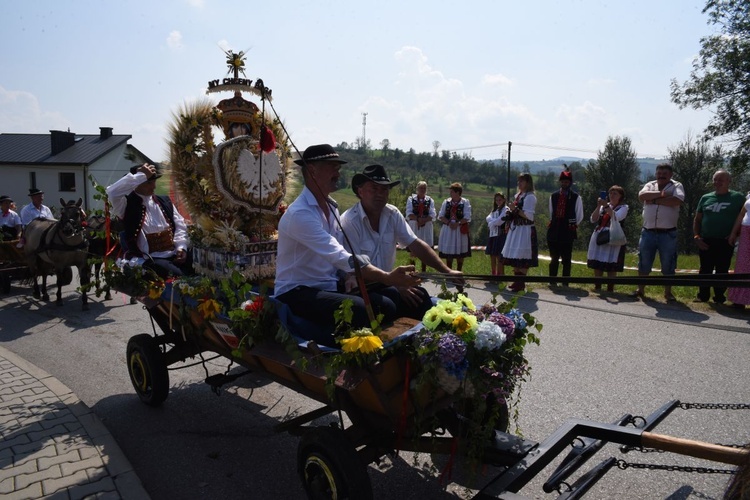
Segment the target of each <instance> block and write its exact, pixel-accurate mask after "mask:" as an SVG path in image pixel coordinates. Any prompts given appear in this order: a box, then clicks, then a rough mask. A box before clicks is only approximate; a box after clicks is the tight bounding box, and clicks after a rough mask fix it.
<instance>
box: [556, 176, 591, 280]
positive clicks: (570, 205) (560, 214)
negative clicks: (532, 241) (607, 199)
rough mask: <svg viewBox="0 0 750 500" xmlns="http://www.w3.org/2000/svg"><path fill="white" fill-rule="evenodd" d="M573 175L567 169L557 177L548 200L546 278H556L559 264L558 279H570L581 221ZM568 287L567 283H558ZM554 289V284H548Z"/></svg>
mask: <svg viewBox="0 0 750 500" xmlns="http://www.w3.org/2000/svg"><path fill="white" fill-rule="evenodd" d="M572 185H573V173H572V172H571V171H570V169H569V168H568V166H567V165H565V170H563V171H562V172H561V173H560V189H559V191H556V192H554V193H552V195H551V196H550V197H549V225H548V226H547V246H548V247H549V256H550V262H549V275H550V276H557V271H558V267H559V265H560V261H561V260H562V275H563V277H565V276H570V268H571V260H572V258H573V242H574V241H575V240H576V238H578V225H579V224H580V223H581V221H582V220H583V202H582V201H581V197H580V196H579V195H578V193H576V192H575V191H573V189H571V187H572ZM562 284H563V286H568V282H567V281H563V282H562ZM550 285H552V286H554V285H557V283H555V282H554V281H553V282H550Z"/></svg>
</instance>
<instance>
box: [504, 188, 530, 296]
mask: <svg viewBox="0 0 750 500" xmlns="http://www.w3.org/2000/svg"><path fill="white" fill-rule="evenodd" d="M535 212H536V195H535V194H534V180H533V179H532V178H531V174H521V175H519V176H518V194H516V197H515V198H514V199H513V201H512V202H510V203H509V204H508V217H509V218H510V221H511V224H510V229H509V230H508V236H507V238H506V240H505V245H504V246H503V262H504V263H505V264H506V265H509V266H513V274H514V275H516V276H525V275H526V274H527V273H528V272H529V268H530V267H538V266H539V245H538V242H537V236H536V227H535V226H534V213H535ZM525 289H526V284H525V283H524V282H522V281H516V282H514V283H512V284H511V285H510V286H509V287H508V290H509V291H511V292H520V291H523V290H525Z"/></svg>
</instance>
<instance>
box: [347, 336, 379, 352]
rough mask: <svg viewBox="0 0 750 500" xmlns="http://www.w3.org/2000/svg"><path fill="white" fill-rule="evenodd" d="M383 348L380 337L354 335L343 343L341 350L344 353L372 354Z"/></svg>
mask: <svg viewBox="0 0 750 500" xmlns="http://www.w3.org/2000/svg"><path fill="white" fill-rule="evenodd" d="M382 348H383V341H382V340H380V337H378V336H377V335H373V334H372V333H369V334H367V335H354V336H353V337H349V338H348V339H344V340H342V341H341V350H342V351H344V352H361V353H364V354H370V353H372V352H375V351H377V350H378V349H382Z"/></svg>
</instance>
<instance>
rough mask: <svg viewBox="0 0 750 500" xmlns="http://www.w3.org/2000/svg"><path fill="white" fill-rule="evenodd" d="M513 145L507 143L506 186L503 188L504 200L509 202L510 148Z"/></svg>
mask: <svg viewBox="0 0 750 500" xmlns="http://www.w3.org/2000/svg"><path fill="white" fill-rule="evenodd" d="M512 144H513V143H512V142H510V141H508V184H507V185H506V186H505V199H506V200H508V201H510V147H511V145H512Z"/></svg>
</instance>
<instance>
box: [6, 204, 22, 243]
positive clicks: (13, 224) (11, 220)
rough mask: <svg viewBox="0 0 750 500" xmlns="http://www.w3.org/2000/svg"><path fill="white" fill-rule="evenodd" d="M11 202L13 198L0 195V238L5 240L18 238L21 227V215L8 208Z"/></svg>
mask: <svg viewBox="0 0 750 500" xmlns="http://www.w3.org/2000/svg"><path fill="white" fill-rule="evenodd" d="M11 203H13V200H12V199H11V197H10V196H6V195H3V196H0V229H2V234H0V239H2V240H6V241H12V240H16V239H18V238H20V237H21V229H22V228H23V224H22V223H21V217H20V216H19V215H18V214H17V213H16V212H14V211H13V210H11V209H10V204H11Z"/></svg>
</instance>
